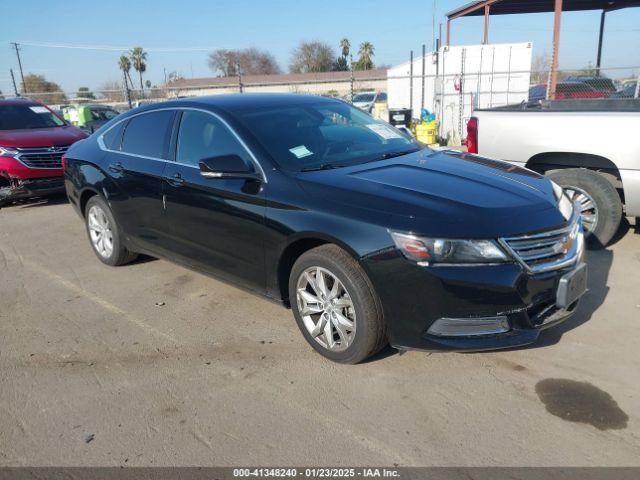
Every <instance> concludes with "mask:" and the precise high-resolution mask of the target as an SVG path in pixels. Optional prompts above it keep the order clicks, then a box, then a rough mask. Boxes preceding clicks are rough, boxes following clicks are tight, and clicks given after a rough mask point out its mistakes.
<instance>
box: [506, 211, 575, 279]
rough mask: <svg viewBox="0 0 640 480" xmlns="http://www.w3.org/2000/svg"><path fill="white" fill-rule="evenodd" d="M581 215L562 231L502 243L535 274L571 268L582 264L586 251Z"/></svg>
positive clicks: (516, 238)
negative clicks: (583, 253) (583, 251)
mask: <svg viewBox="0 0 640 480" xmlns="http://www.w3.org/2000/svg"><path fill="white" fill-rule="evenodd" d="M583 241H584V240H583V234H582V225H581V223H580V217H579V215H578V216H576V215H574V217H573V218H572V219H571V221H570V223H569V225H568V226H567V227H565V228H561V229H558V230H551V231H548V232H543V233H537V234H532V235H522V236H519V237H510V238H503V239H501V243H502V244H503V245H504V246H505V247H506V248H507V250H509V251H510V252H511V254H512V255H513V256H514V257H516V259H517V260H519V261H520V263H522V264H523V265H524V266H525V267H526V268H527V270H529V271H531V272H533V273H541V272H547V271H550V270H557V269H560V268H564V267H567V266H569V265H571V264H573V263H575V262H577V261H578V258H579V257H580V254H581V253H582V248H583Z"/></svg>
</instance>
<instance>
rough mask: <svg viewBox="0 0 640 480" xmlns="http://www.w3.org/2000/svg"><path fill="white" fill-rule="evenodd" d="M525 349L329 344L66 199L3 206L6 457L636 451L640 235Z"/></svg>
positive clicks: (45, 461) (351, 458) (454, 459)
mask: <svg viewBox="0 0 640 480" xmlns="http://www.w3.org/2000/svg"><path fill="white" fill-rule="evenodd" d="M588 261H589V266H590V292H589V294H588V297H587V298H586V299H585V301H583V302H582V304H581V306H580V308H579V312H578V313H577V315H576V316H575V317H574V318H573V319H572V320H570V321H568V322H566V323H565V324H563V325H561V326H559V327H557V328H555V329H553V330H549V331H547V332H545V334H543V337H542V338H541V341H540V343H539V344H538V345H535V346H534V347H531V348H526V349H518V350H513V351H503V352H495V353H481V354H455V353H439V354H428V353H422V352H410V353H406V354H403V355H399V354H398V353H397V352H395V351H393V350H391V349H389V350H386V351H384V352H383V353H382V354H380V355H378V356H377V357H376V358H374V359H373V360H372V361H370V362H368V363H366V364H363V365H358V366H341V365H336V364H333V363H330V362H328V361H326V360H324V359H323V358H322V357H320V356H319V355H317V354H315V353H314V352H313V351H312V350H311V348H310V347H308V346H307V345H306V344H305V342H304V340H303V338H302V336H301V334H300V333H299V332H298V330H297V327H296V325H295V323H294V320H293V317H292V315H291V313H290V312H289V311H287V310H285V309H284V308H282V307H280V306H278V305H276V304H273V303H271V302H269V301H266V300H264V299H262V298H258V297H255V296H252V295H250V294H248V293H245V292H244V291H242V290H238V289H236V288H234V287H232V286H230V285H227V284H225V283H222V282H220V281H217V280H215V279H212V278H209V277H206V276H203V275H200V274H198V273H194V272H191V271H189V270H185V269H183V268H182V267H178V266H176V265H173V264H171V263H169V262H166V261H163V260H152V259H146V260H143V261H138V262H137V263H134V264H132V265H129V266H125V267H120V268H109V267H106V266H104V265H102V264H101V263H100V262H99V261H98V260H97V259H96V258H95V257H94V254H93V252H92V251H91V249H90V246H89V243H88V241H87V239H86V236H85V231H84V228H83V225H82V222H81V221H80V219H79V218H78V217H77V215H76V214H75V213H74V212H73V210H72V208H71V207H70V206H69V205H66V204H65V203H64V202H62V201H49V202H41V203H37V202H36V203H30V204H24V205H19V206H13V207H9V208H4V209H2V210H0V465H30V466H35V465H57V466H71V465H78V466H80V465H113V466H115V465H130V466H134V465H136V466H137V465H144V466H148V465H218V466H224V465H261V466H265V465H298V466H302V465H390V466H391V465H394V464H398V465H401V466H405V465H410V466H432V465H438V466H447V465H465V466H466V465H468V466H472V465H473V466H493V465H510V466H535V465H545V466H558V465H564V466H569V465H572V466H591V465H602V466H622V465H628V466H631V465H636V466H637V465H640V399H639V391H640V381H639V380H640V376H639V374H638V371H639V367H640V362H639V360H640V349H639V348H638V339H639V338H640V323H639V320H640V290H639V289H638V286H639V285H640V235H638V234H637V233H635V232H634V230H633V228H632V229H630V230H629V231H628V232H626V234H625V235H624V236H623V237H622V238H621V239H620V240H619V241H618V242H617V243H616V244H615V245H613V246H612V247H611V248H610V249H608V250H605V251H599V252H590V253H589V259H588Z"/></svg>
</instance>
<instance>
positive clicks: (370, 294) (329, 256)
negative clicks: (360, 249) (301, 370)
mask: <svg viewBox="0 0 640 480" xmlns="http://www.w3.org/2000/svg"><path fill="white" fill-rule="evenodd" d="M318 272H320V273H318ZM306 274H308V275H309V276H307V275H306ZM318 275H321V276H322V278H323V279H324V283H325V285H326V286H325V289H324V292H325V293H329V295H324V296H323V295H317V294H316V295H314V293H315V288H314V285H315V286H317V287H318V289H320V290H322V288H321V285H318V282H319V277H318ZM309 278H311V280H312V282H310V281H309ZM335 279H337V280H338V282H339V285H337V286H336V283H335V281H334V280H335ZM334 287H335V288H334ZM299 290H303V291H304V293H303V294H300V295H299V294H298V291H299ZM309 295H311V297H309ZM314 296H315V297H316V299H317V300H318V302H316V303H314V302H313V301H311V302H308V300H311V298H312V297H314ZM332 296H335V298H334V299H333V300H332ZM321 298H322V299H323V300H321ZM289 299H290V303H291V309H292V310H293V315H294V317H295V319H296V322H297V323H298V327H299V328H300V331H301V332H302V335H303V336H304V337H305V339H306V340H307V342H308V343H309V344H310V345H311V346H312V347H313V348H314V349H315V350H316V351H317V352H318V353H320V354H321V355H323V356H324V357H326V358H328V359H330V360H333V361H334V362H338V363H347V364H356V363H359V362H361V361H363V360H365V359H366V358H368V357H370V356H371V355H374V354H375V353H377V352H378V351H380V349H382V347H384V346H385V345H386V344H387V334H386V328H385V322H384V318H383V313H382V306H381V304H380V300H379V299H378V296H377V295H376V293H375V290H374V288H373V285H372V284H371V282H370V281H369V279H368V277H367V275H366V273H365V272H364V270H362V268H361V267H360V265H359V264H358V262H356V261H355V260H354V259H353V258H352V257H351V256H350V255H349V254H348V253H347V252H345V251H344V250H342V249H341V248H340V247H338V246H337V245H331V244H327V245H322V246H320V247H317V248H314V249H312V250H309V251H308V252H306V253H304V254H303V255H301V256H300V258H298V260H297V261H296V262H295V264H294V265H293V269H292V270H291V275H290V277H289ZM349 303H350V304H351V306H348V304H349ZM305 307H309V308H308V309H307V311H305V310H304V309H305ZM325 307H326V308H325ZM309 310H314V312H313V313H309ZM323 315H325V316H324V321H321V317H322V316H323ZM345 320H346V321H345ZM349 322H350V323H351V325H353V327H349V326H348V324H349ZM319 325H324V326H325V327H324V328H321V327H319ZM327 325H328V327H327ZM338 327H340V328H338ZM313 328H315V334H313V333H314V332H313V330H312V329H313ZM327 329H330V331H331V335H330V337H331V338H332V339H331V340H327V334H326V333H324V332H327V331H328V330H327ZM319 331H321V332H322V333H319V334H318V332H319ZM345 339H346V340H345ZM331 341H333V342H334V345H333V346H331V345H329V344H330V343H331Z"/></svg>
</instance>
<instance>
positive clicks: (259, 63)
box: [207, 47, 281, 77]
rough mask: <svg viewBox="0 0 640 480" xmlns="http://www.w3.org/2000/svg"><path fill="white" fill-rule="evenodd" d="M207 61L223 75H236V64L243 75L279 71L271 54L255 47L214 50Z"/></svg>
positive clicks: (269, 73) (266, 73)
mask: <svg viewBox="0 0 640 480" xmlns="http://www.w3.org/2000/svg"><path fill="white" fill-rule="evenodd" d="M207 63H208V64H209V68H210V69H211V70H213V71H214V72H220V74H221V75H222V76H223V77H234V76H236V75H238V65H240V71H241V73H242V74H243V75H273V74H277V73H280V72H281V70H280V66H279V65H278V62H277V61H276V59H275V58H274V56H273V55H271V54H270V53H269V52H267V51H264V50H260V49H258V48H255V47H251V48H246V49H244V50H226V49H219V50H215V51H213V52H211V53H210V54H209V59H208V62H207Z"/></svg>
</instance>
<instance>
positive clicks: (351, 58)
mask: <svg viewBox="0 0 640 480" xmlns="http://www.w3.org/2000/svg"><path fill="white" fill-rule="evenodd" d="M349 70H350V71H351V86H350V92H351V103H353V55H349Z"/></svg>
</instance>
